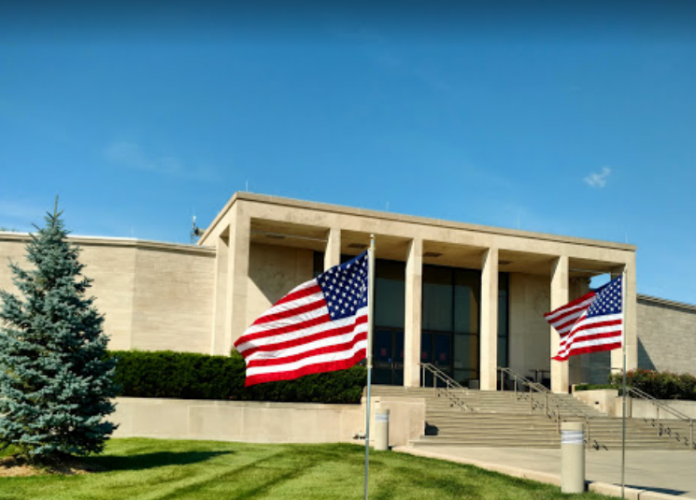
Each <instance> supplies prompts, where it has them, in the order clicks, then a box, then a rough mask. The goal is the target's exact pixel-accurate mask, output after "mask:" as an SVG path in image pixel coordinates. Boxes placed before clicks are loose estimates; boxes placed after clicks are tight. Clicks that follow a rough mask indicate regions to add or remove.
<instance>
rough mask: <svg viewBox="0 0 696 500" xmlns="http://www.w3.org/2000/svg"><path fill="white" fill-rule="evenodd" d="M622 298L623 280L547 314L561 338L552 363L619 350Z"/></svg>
mask: <svg viewBox="0 0 696 500" xmlns="http://www.w3.org/2000/svg"><path fill="white" fill-rule="evenodd" d="M622 294H623V277H621V276H620V277H618V278H616V279H615V280H612V281H610V282H609V283H607V284H606V285H604V286H603V287H601V288H598V289H597V290H595V291H593V292H590V293H587V294H585V295H583V296H582V297H580V298H579V299H576V300H574V301H572V302H569V303H568V304H566V305H564V306H562V307H559V308H558V309H556V310H555V311H551V312H549V313H546V314H544V317H545V318H546V321H548V322H549V323H550V324H551V326H553V327H554V328H555V329H556V331H557V332H558V333H559V335H560V336H561V343H560V346H559V349H558V354H556V355H555V356H554V357H553V359H555V360H557V361H566V360H567V359H568V358H569V357H570V356H575V355H577V354H585V353H588V352H599V351H611V350H612V349H618V348H620V347H621V346H622V339H623V323H624V321H623V310H622Z"/></svg>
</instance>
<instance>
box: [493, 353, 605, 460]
mask: <svg viewBox="0 0 696 500" xmlns="http://www.w3.org/2000/svg"><path fill="white" fill-rule="evenodd" d="M498 371H499V372H500V379H501V380H500V386H501V390H503V384H504V375H508V376H510V377H512V379H513V381H514V383H515V397H516V398H518V399H521V398H523V397H525V396H523V395H522V394H524V393H520V396H518V384H520V383H521V384H522V386H523V387H528V388H529V399H530V413H533V412H534V410H535V409H542V410H543V411H544V413H545V414H546V416H547V417H549V418H550V419H552V420H554V422H556V424H557V431H558V434H560V433H561V423H562V422H564V421H565V420H566V419H567V417H566V416H564V413H563V412H562V411H561V407H563V410H566V412H565V413H570V414H571V415H572V416H573V417H575V418H580V419H582V421H583V426H584V427H585V444H586V445H587V446H590V444H591V443H592V440H591V436H590V421H591V420H592V416H591V415H588V414H586V413H585V412H582V411H580V410H578V409H577V408H575V407H573V406H572V405H570V404H569V403H568V402H567V401H565V400H563V399H562V398H559V397H558V396H557V395H556V394H554V393H553V392H552V391H550V390H549V389H548V388H547V387H545V386H544V385H542V384H540V383H538V382H534V381H532V380H529V379H528V378H526V377H523V376H522V375H520V374H519V373H516V372H514V371H513V370H511V369H510V368H507V367H500V366H499V367H498ZM534 392H536V393H539V394H542V395H543V396H544V405H543V406H541V404H540V403H539V402H535V400H534V396H533V393H534ZM552 406H553V407H552ZM592 446H593V447H595V448H599V447H600V444H599V443H598V442H597V441H596V440H594V443H592Z"/></svg>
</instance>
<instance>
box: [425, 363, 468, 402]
mask: <svg viewBox="0 0 696 500" xmlns="http://www.w3.org/2000/svg"><path fill="white" fill-rule="evenodd" d="M419 364H420V366H421V368H422V378H421V384H422V385H423V387H425V371H426V370H427V371H429V372H430V373H432V374H433V388H435V389H437V391H438V396H439V395H440V394H441V393H442V392H444V394H445V396H447V398H448V399H449V400H450V402H451V403H453V404H455V405H457V406H459V408H461V409H462V410H465V411H474V410H473V408H471V407H470V406H468V405H467V404H466V403H465V402H464V399H463V398H462V396H461V392H459V391H462V392H463V391H464V390H465V389H464V387H463V386H462V385H461V384H460V383H459V382H457V381H456V380H454V379H453V378H452V377H450V376H449V375H447V374H446V373H445V372H444V371H442V370H440V369H439V368H438V367H437V366H435V365H433V364H430V363H419ZM438 379H439V380H441V381H442V382H443V383H444V384H445V387H437V381H438ZM453 389H454V390H453ZM455 390H456V392H455Z"/></svg>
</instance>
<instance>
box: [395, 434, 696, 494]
mask: <svg viewBox="0 0 696 500" xmlns="http://www.w3.org/2000/svg"><path fill="white" fill-rule="evenodd" d="M397 450H398V451H404V452H407V453H413V454H419V455H421V454H422V455H426V456H432V457H435V455H437V458H444V459H452V460H454V461H457V462H464V463H470V464H472V465H476V466H480V467H483V468H487V469H492V470H497V471H499V472H503V473H514V469H522V470H527V471H534V472H536V473H537V474H536V475H529V476H527V477H529V478H530V479H537V480H541V481H544V482H552V483H557V481H558V479H559V477H560V474H561V450H560V449H525V448H470V447H458V446H418V447H417V448H399V449H397ZM585 457H586V479H587V480H588V481H592V482H601V483H609V484H616V485H619V484H621V450H618V451H588V452H587V453H586V455H585ZM486 465H490V466H492V467H486ZM513 475H518V474H513ZM626 486H627V487H631V488H636V489H638V490H648V491H651V492H656V493H663V494H669V495H677V496H679V497H681V498H696V451H694V452H690V451H651V450H627V451H626Z"/></svg>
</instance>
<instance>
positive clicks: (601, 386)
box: [574, 384, 616, 392]
mask: <svg viewBox="0 0 696 500" xmlns="http://www.w3.org/2000/svg"><path fill="white" fill-rule="evenodd" d="M598 389H616V387H614V386H613V385H612V384H577V385H576V386H575V389H574V390H575V392H578V391H594V390H598Z"/></svg>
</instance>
